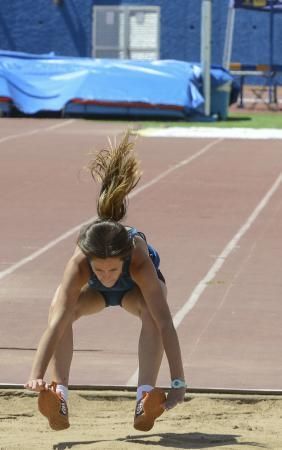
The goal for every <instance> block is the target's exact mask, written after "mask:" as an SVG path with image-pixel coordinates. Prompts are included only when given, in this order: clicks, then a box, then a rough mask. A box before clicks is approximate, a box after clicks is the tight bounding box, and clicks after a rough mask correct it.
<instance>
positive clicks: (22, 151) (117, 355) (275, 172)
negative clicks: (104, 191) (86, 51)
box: [0, 119, 282, 390]
mask: <svg viewBox="0 0 282 450" xmlns="http://www.w3.org/2000/svg"><path fill="white" fill-rule="evenodd" d="M131 125H132V124H130V123H126V122H124V123H118V122H114V123H110V122H102V121H97V122H94V121H88V120H73V119H69V120H54V119H49V120H47V119H1V121H0V155H1V164H0V175H1V176H0V187H1V200H0V201H1V235H0V245H1V256H0V268H1V273H0V302H1V316H0V360H1V366H0V382H1V383H19V384H21V383H24V382H25V381H26V379H27V377H28V375H29V370H30V366H31V363H32V359H33V356H34V351H35V350H34V349H35V348H36V346H37V343H38V340H39V338H40V336H41V334H42V332H43V330H44V327H45V326H46V320H47V313H48V308H49V304H50V301H51V298H52V295H53V293H54V291H55V289H56V287H57V285H58V283H59V281H60V278H61V275H62V272H63V270H64V266H65V263H66V261H67V259H68V258H69V256H70V255H71V254H72V251H73V248H74V245H75V239H76V236H77V231H78V229H79V226H80V224H82V223H83V222H85V221H88V220H89V219H90V218H91V217H94V216H95V199H96V193H97V186H96V185H95V184H94V183H93V182H92V181H91V180H90V178H88V177H87V176H86V175H85V173H84V172H83V171H81V168H82V167H83V166H84V165H85V164H86V163H87V161H88V159H89V152H90V151H91V150H95V149H96V150H97V149H99V148H100V147H101V146H104V145H105V144H106V143H107V136H110V137H114V136H118V135H119V134H120V133H121V132H122V131H124V130H125V128H126V127H127V126H131ZM136 148H137V151H138V154H139V157H140V159H141V160H142V167H143V171H144V175H143V177H142V180H141V182H140V185H139V186H138V188H137V189H136V190H135V192H134V193H133V195H132V198H131V200H130V206H129V214H128V217H127V221H126V222H127V223H128V224H131V225H134V226H136V227H138V228H139V229H140V230H142V231H143V232H145V234H146V235H147V237H148V240H149V241H150V242H151V243H152V244H153V245H154V246H155V247H156V248H157V249H158V250H159V252H160V255H161V269H162V271H163V273H164V274H165V277H166V280H167V285H168V290H169V304H170V307H171V311H172V314H173V316H174V317H175V321H176V325H177V327H178V333H179V338H180V341H181V347H182V352H183V359H184V364H185V371H186V377H187V380H188V383H189V386H190V387H192V388H219V389H220V388H228V389H274V390H280V389H281V388H282V364H281V362H282V361H281V360H282V356H281V349H280V347H281V339H282V327H281V323H280V322H281V315H282V302H281V298H282V283H281V259H282V244H281V222H282V204H281V198H282V186H281V167H282V152H281V143H280V142H279V141H275V140H271V141H243V140H238V141H236V140H230V139H180V138H173V139H172V138H166V139H164V138H144V137H140V138H139V139H138V142H137V146H136ZM139 330H140V324H139V321H138V319H136V318H134V317H131V316H130V315H128V314H127V313H126V312H124V311H122V310H121V309H120V308H108V309H107V310H105V311H103V312H102V313H100V314H99V315H97V316H92V317H87V318H83V319H81V320H80V321H79V322H78V323H77V324H75V353H74V359H73V364H72V371H71V383H72V384H83V385H85V384H91V385H99V384H102V385H122V386H123V385H128V384H129V385H131V384H134V383H135V375H136V369H137V342H138V335H139ZM159 384H161V385H169V373H168V367H167V364H166V362H164V364H163V367H162V369H161V373H160V377H159Z"/></svg>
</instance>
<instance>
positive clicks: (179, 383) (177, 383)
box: [171, 378, 187, 389]
mask: <svg viewBox="0 0 282 450" xmlns="http://www.w3.org/2000/svg"><path fill="white" fill-rule="evenodd" d="M171 387H172V388H173V389H182V388H187V384H186V383H185V381H184V380H180V379H179V378H175V379H174V380H171Z"/></svg>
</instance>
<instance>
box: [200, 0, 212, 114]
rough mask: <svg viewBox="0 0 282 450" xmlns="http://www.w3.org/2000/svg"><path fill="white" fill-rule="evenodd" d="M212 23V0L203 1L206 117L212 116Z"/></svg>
mask: <svg viewBox="0 0 282 450" xmlns="http://www.w3.org/2000/svg"><path fill="white" fill-rule="evenodd" d="M211 22H212V0H203V1H202V18H201V24H202V26H201V66H202V76H203V91H204V98H205V108H204V113H205V116H210V113H211V77H210V69H211Z"/></svg>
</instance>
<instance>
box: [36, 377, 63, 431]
mask: <svg viewBox="0 0 282 450" xmlns="http://www.w3.org/2000/svg"><path fill="white" fill-rule="evenodd" d="M56 386H57V383H55V382H52V384H51V385H50V388H49V389H48V391H40V392H39V396H38V409H39V411H40V412H41V414H43V416H45V417H47V419H48V421H49V425H50V427H51V428H52V429H53V430H56V431H59V430H65V429H66V428H69V426H70V424H69V417H68V406H67V402H66V401H65V400H64V398H63V397H62V394H61V393H60V392H56Z"/></svg>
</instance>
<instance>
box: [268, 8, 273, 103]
mask: <svg viewBox="0 0 282 450" xmlns="http://www.w3.org/2000/svg"><path fill="white" fill-rule="evenodd" d="M273 44H274V9H273V0H270V25H269V53H270V55H269V70H270V78H269V92H268V93H269V104H270V105H271V104H272V103H273Z"/></svg>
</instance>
